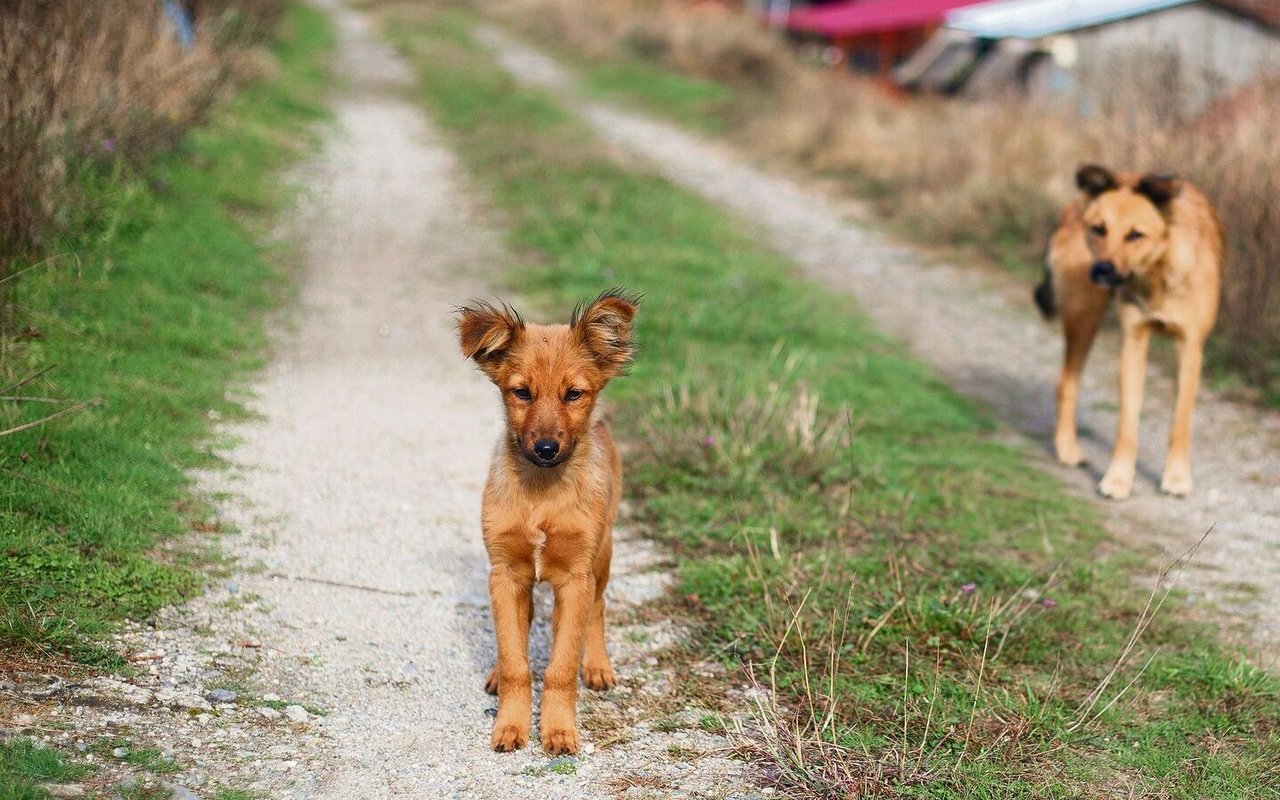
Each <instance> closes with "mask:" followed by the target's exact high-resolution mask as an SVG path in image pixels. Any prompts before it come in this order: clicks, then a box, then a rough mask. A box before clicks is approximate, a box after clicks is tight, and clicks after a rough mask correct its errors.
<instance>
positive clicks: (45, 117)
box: [0, 0, 284, 325]
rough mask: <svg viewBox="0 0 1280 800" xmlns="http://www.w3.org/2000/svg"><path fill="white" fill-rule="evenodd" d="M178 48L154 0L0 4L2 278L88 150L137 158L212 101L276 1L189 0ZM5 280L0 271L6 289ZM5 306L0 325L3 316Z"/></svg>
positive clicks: (53, 213)
mask: <svg viewBox="0 0 1280 800" xmlns="http://www.w3.org/2000/svg"><path fill="white" fill-rule="evenodd" d="M188 6H189V7H190V8H191V10H192V11H193V14H194V16H195V19H196V21H197V36H196V39H195V43H194V45H193V46H192V47H191V48H190V49H187V48H184V47H183V46H182V44H181V43H180V42H179V40H178V37H177V34H176V32H175V29H174V26H173V24H172V22H171V21H170V20H168V19H167V18H166V17H165V15H164V11H163V8H162V6H161V4H160V3H158V2H156V0H95V1H94V2H92V3H82V2H77V0H10V2H7V3H5V4H3V6H0V75H2V76H3V85H0V279H8V278H9V277H10V276H11V274H12V272H13V271H14V270H15V269H17V268H18V258H19V256H21V255H23V254H26V253H31V252H37V253H38V251H39V250H40V245H41V237H42V235H43V234H44V233H45V232H46V231H47V229H48V225H49V223H50V222H51V221H52V220H54V219H55V218H56V217H58V216H65V215H64V214H63V213H62V212H64V211H65V210H66V209H68V208H69V207H74V205H75V202H76V199H77V198H76V196H75V188H76V187H75V185H74V181H73V180H72V178H71V177H70V176H71V174H72V173H73V171H74V169H73V165H74V164H75V163H77V162H78V161H82V160H84V159H86V158H89V159H93V158H102V157H120V156H125V157H133V158H140V157H143V156H145V155H146V154H148V153H150V152H152V151H153V150H155V149H156V148H158V147H162V146H166V145H169V144H171V143H172V142H173V141H174V140H175V139H176V137H178V136H179V135H181V133H182V132H183V131H185V130H186V129H187V128H188V127H189V126H191V125H192V124H193V123H194V122H196V121H197V120H198V119H199V118H200V116H201V114H202V113H203V112H204V111H205V110H206V109H207V108H208V106H209V104H210V103H211V102H212V101H213V98H214V97H215V95H216V93H217V91H218V89H219V87H220V86H221V85H222V83H223V80H224V78H225V76H226V75H227V73H228V69H229V68H230V65H231V64H232V63H233V62H234V60H235V59H236V58H237V57H238V55H239V53H240V52H241V51H242V49H243V47H244V46H245V45H246V44H247V43H249V42H251V41H252V40H253V37H254V36H256V35H258V34H259V33H260V32H261V31H262V30H263V29H264V26H265V25H267V24H269V22H270V21H271V20H272V19H274V18H275V16H276V15H278V14H279V12H280V10H281V9H282V8H283V6H284V3H283V0H196V1H195V2H191V3H188ZM11 285H12V282H11V281H9V280H5V286H6V287H11ZM5 305H6V309H5V310H6V313H5V315H4V319H0V322H3V323H5V324H6V325H7V324H8V323H9V321H10V318H11V314H10V313H8V312H9V309H8V305H9V304H8V302H6V304H5Z"/></svg>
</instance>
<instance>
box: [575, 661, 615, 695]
mask: <svg viewBox="0 0 1280 800" xmlns="http://www.w3.org/2000/svg"><path fill="white" fill-rule="evenodd" d="M582 683H583V685H585V686H586V687H587V688H588V689H593V690H595V691H597V692H603V691H606V690H608V689H612V688H613V687H614V686H617V685H618V679H617V678H616V677H614V675H613V667H611V666H609V665H608V664H605V665H604V666H603V667H600V666H595V665H591V666H586V665H584V666H583V667H582Z"/></svg>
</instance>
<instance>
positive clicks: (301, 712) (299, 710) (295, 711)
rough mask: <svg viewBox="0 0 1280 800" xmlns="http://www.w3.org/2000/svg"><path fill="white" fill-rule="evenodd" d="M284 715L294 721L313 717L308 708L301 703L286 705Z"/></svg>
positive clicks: (303, 720)
mask: <svg viewBox="0 0 1280 800" xmlns="http://www.w3.org/2000/svg"><path fill="white" fill-rule="evenodd" d="M284 715H285V716H286V717H288V718H289V720H290V721H292V722H306V721H307V720H309V719H311V715H310V714H308V713H307V710H306V709H305V708H303V707H302V706H299V705H291V706H285V707H284Z"/></svg>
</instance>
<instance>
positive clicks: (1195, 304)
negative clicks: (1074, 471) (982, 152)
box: [1035, 164, 1223, 500]
mask: <svg viewBox="0 0 1280 800" xmlns="http://www.w3.org/2000/svg"><path fill="white" fill-rule="evenodd" d="M1076 184H1077V185H1078V186H1079V187H1080V191H1081V196H1080V198H1079V199H1078V200H1077V201H1076V202H1074V203H1072V204H1071V205H1070V206H1069V207H1068V208H1067V209H1066V210H1065V211H1064V212H1063V214H1062V218H1061V220H1060V222H1059V225H1058V230H1057V231H1056V232H1055V233H1054V235H1053V238H1052V240H1051V241H1050V244H1049V254H1048V257H1047V260H1046V265H1047V268H1048V272H1047V275H1046V277H1045V281H1044V282H1043V283H1042V284H1041V285H1040V286H1039V287H1038V288H1037V289H1036V293H1035V296H1036V302H1037V304H1038V305H1039V306H1040V309H1041V310H1042V311H1043V312H1044V313H1045V316H1046V317H1051V316H1052V315H1053V313H1054V312H1055V311H1061V314H1062V327H1063V332H1064V333H1065V334H1066V357H1065V359H1064V362H1063V365H1062V375H1061V377H1060V379H1059V381H1058V420H1057V426H1056V430H1055V432H1054V446H1055V448H1056V449H1057V454H1058V460H1059V461H1061V462H1062V463H1064V464H1069V465H1073V466H1074V465H1076V464H1079V463H1081V462H1082V461H1083V460H1084V456H1083V454H1082V453H1081V452H1080V445H1079V443H1078V441H1077V439H1076V401H1077V396H1078V393H1079V384H1080V371H1081V369H1082V368H1083V367H1084V362H1085V359H1086V358H1087V357H1088V355H1089V348H1090V346H1091V345H1092V344H1093V338H1094V334H1096V333H1097V331H1098V325H1099V324H1100V323H1101V322H1102V317H1103V314H1104V313H1105V312H1106V310H1107V305H1108V304H1109V303H1110V301H1111V298H1112V296H1118V297H1119V298H1120V304H1119V317H1120V326H1121V328H1122V330H1123V335H1124V341H1123V348H1122V350H1121V354H1120V419H1119V423H1118V425H1117V429H1116V440H1115V449H1114V452H1113V453H1112V456H1111V465H1110V466H1109V467H1108V469H1107V472H1106V474H1105V475H1104V476H1103V478H1102V481H1101V482H1100V483H1099V484H1098V491H1099V492H1101V493H1102V494H1103V495H1104V496H1106V497H1111V498H1115V499H1117V500H1119V499H1123V498H1125V497H1128V496H1129V492H1130V490H1131V489H1132V487H1133V474H1134V466H1135V463H1136V461H1137V456H1138V412H1139V410H1140V408H1141V406H1142V389H1143V382H1144V381H1145V379H1146V371H1147V347H1148V344H1149V342H1150V338H1151V333H1152V332H1153V331H1155V332H1158V333H1163V334H1166V335H1168V336H1171V337H1173V339H1174V341H1175V343H1176V345H1177V349H1178V399H1177V404H1176V406H1175V409H1174V415H1173V428H1172V430H1171V431H1170V434H1169V452H1168V455H1167V456H1166V458H1165V466H1164V476H1163V478H1162V480H1161V482H1160V488H1161V489H1162V490H1163V491H1165V492H1168V493H1169V494H1174V495H1185V494H1187V493H1188V492H1190V491H1191V412H1192V410H1193V408H1194V407H1195V402H1196V393H1197V391H1198V390H1199V386H1200V367H1201V361H1202V359H1203V355H1204V342H1205V339H1206V338H1207V337H1208V335H1209V332H1210V331H1211V330H1212V329H1213V325H1214V322H1215V320H1216V319H1217V316H1218V300H1219V295H1220V293H1221V286H1222V269H1223V234H1222V225H1221V224H1220V223H1219V222H1218V217H1217V215H1216V214H1215V213H1214V211H1213V207H1212V206H1210V205H1209V201H1208V200H1207V199H1206V198H1205V196H1204V195H1203V194H1201V193H1200V191H1199V190H1197V189H1196V188H1195V187H1194V186H1192V185H1191V184H1190V183H1187V182H1185V181H1181V180H1178V179H1177V178H1173V177H1168V176H1162V175H1137V174H1134V173H1118V174H1113V173H1111V172H1110V171H1108V170H1107V169H1105V168H1103V167H1099V166H1096V165H1092V164H1090V165H1087V166H1084V167H1081V168H1080V170H1079V172H1077V173H1076Z"/></svg>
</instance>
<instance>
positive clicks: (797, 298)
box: [385, 4, 1280, 800]
mask: <svg viewBox="0 0 1280 800" xmlns="http://www.w3.org/2000/svg"><path fill="white" fill-rule="evenodd" d="M439 9H440V6H439V4H419V5H417V6H414V7H406V6H403V5H395V6H392V7H390V8H389V9H388V10H387V11H386V12H385V14H386V21H387V24H386V26H385V27H386V31H387V35H388V37H389V38H391V40H392V41H393V42H394V43H395V44H396V45H397V46H398V47H399V48H400V50H401V51H402V52H403V53H404V54H405V55H406V56H407V57H408V58H409V59H410V60H411V61H412V62H413V63H414V64H416V65H417V66H418V67H419V96H420V98H421V100H422V102H423V103H424V105H426V106H427V108H429V109H430V110H431V111H432V112H433V114H434V115H435V117H436V118H437V119H438V120H439V122H440V123H441V125H442V126H444V127H445V129H446V130H448V131H449V132H451V134H452V135H453V136H454V141H455V143H456V146H457V149H458V151H459V153H460V155H461V157H462V159H463V161H464V163H465V164H466V165H467V166H468V167H469V168H470V169H471V170H472V171H473V172H474V173H475V174H476V175H477V176H479V178H480V179H481V180H482V181H484V183H485V185H487V186H488V187H489V189H490V191H491V192H492V195H493V199H494V203H495V204H496V205H497V206H498V207H499V208H500V209H501V210H502V212H503V214H504V218H505V219H507V220H508V221H509V223H510V226H511V233H510V244H511V245H512V247H513V249H514V250H515V251H516V252H517V253H519V254H520V264H519V265H517V266H516V267H515V268H514V269H513V271H512V273H511V274H512V281H513V283H514V285H515V286H517V287H519V290H520V291H521V293H522V294H524V295H525V296H526V297H527V298H529V299H530V300H532V301H533V302H534V304H535V305H536V306H538V307H539V308H543V309H557V310H561V311H560V313H565V311H566V310H567V309H568V308H569V307H570V306H571V305H572V303H573V302H576V301H578V300H580V299H581V298H584V297H589V296H592V295H594V294H595V293H596V292H598V291H599V289H600V287H602V286H609V285H625V286H627V287H629V288H631V289H633V290H638V291H641V292H643V293H644V294H645V295H646V300H645V303H644V305H643V307H642V309H641V312H640V315H639V317H638V324H639V341H640V342H641V343H642V353H641V356H640V358H639V361H638V363H637V365H636V367H635V369H634V371H633V373H632V377H630V378H628V379H626V380H625V381H620V382H618V383H617V384H616V386H615V387H614V388H612V389H611V390H610V394H611V396H612V398H613V399H614V401H615V402H616V403H617V405H618V407H619V408H620V413H619V414H618V415H617V423H616V425H617V430H618V432H619V433H621V434H622V435H623V438H624V439H625V440H626V441H627V442H628V443H629V450H628V455H627V481H628V492H629V494H630V495H631V497H633V498H634V500H635V508H636V510H635V512H634V514H633V516H632V519H631V523H630V524H633V525H639V526H642V527H643V528H644V529H645V530H647V531H648V532H649V533H650V534H651V535H653V536H654V537H657V538H658V539H660V540H662V541H663V542H664V543H666V544H667V545H668V546H669V547H670V548H671V549H672V550H673V551H674V552H675V553H676V554H677V556H678V559H679V567H678V572H679V579H680V592H681V594H682V595H684V596H686V597H687V598H688V599H689V602H691V603H693V604H694V606H695V609H696V611H695V613H696V614H698V616H699V617H700V620H701V627H700V634H699V641H698V643H697V650H698V651H699V652H700V654H701V655H702V656H703V657H707V656H708V655H709V654H718V655H717V656H716V657H718V658H721V659H722V660H723V661H724V663H725V664H726V665H728V666H731V667H737V668H741V669H742V670H746V671H747V672H748V674H755V675H758V676H767V677H762V679H761V682H762V683H763V684H764V685H765V686H766V687H767V688H768V690H769V692H768V693H767V694H766V696H769V697H772V698H774V700H770V701H767V702H764V703H762V705H761V707H760V709H759V711H760V714H759V721H758V725H757V726H756V733H755V734H754V736H755V737H756V738H755V739H754V742H755V745H754V747H755V750H754V752H755V753H756V754H757V756H758V757H760V758H762V759H764V760H765V761H767V764H768V766H767V769H766V770H765V771H764V774H765V775H766V776H772V779H773V780H775V782H776V783H777V786H778V788H779V789H780V790H781V791H782V792H784V793H786V794H787V795H788V796H798V797H833V798H834V797H844V796H851V795H850V794H849V793H850V792H854V790H855V789H856V790H857V791H858V792H872V791H874V792H880V793H882V794H884V795H886V796H899V797H948V798H951V797H975V798H977V797H995V796H999V797H1028V798H1030V797H1035V798H1059V797H1061V798H1066V797H1078V796H1081V795H1088V796H1092V794H1093V793H1094V792H1096V791H1098V790H1099V787H1103V788H1102V791H1103V792H1104V793H1108V792H1110V793H1118V794H1120V795H1122V796H1162V797H1168V798H1171V799H1174V800H1191V799H1192V798H1199V797H1204V796H1213V797H1246V796H1249V795H1251V794H1254V793H1256V791H1257V787H1260V786H1269V785H1277V784H1276V781H1275V778H1276V776H1277V775H1278V774H1280V757H1278V756H1277V754H1280V682H1278V681H1277V680H1276V679H1275V678H1273V677H1271V676H1268V675H1266V674H1265V673H1263V672H1261V671H1260V670H1258V669H1256V668H1255V667H1253V666H1251V665H1249V664H1248V663H1247V662H1246V661H1244V660H1243V659H1242V658H1241V657H1240V655H1239V654H1237V653H1234V652H1232V651H1230V650H1227V649H1225V648H1224V647H1223V646H1222V645H1220V644H1219V643H1218V642H1217V640H1216V639H1215V638H1214V634H1213V631H1212V630H1211V629H1210V628H1209V627H1208V626H1204V625H1198V624H1196V623H1194V622H1191V621H1188V620H1184V619H1179V618H1177V614H1176V613H1175V612H1172V611H1171V610H1170V608H1165V609H1164V610H1163V612H1162V613H1161V615H1159V616H1155V617H1154V619H1153V618H1152V614H1153V611H1154V610H1155V609H1157V608H1158V607H1159V604H1160V601H1161V598H1162V597H1164V596H1165V591H1166V587H1165V585H1164V584H1161V585H1160V586H1159V587H1158V591H1157V592H1156V593H1155V594H1153V595H1152V597H1151V598H1148V597H1146V596H1143V595H1142V594H1140V593H1138V592H1135V591H1134V588H1133V576H1134V571H1135V570H1136V569H1138V568H1139V567H1142V566H1143V563H1142V562H1141V561H1140V560H1139V559H1137V558H1136V557H1133V556H1126V555H1124V554H1121V553H1116V552H1115V548H1114V547H1113V546H1112V543H1111V542H1110V541H1109V539H1108V537H1107V535H1106V534H1105V532H1104V531H1103V529H1102V528H1101V527H1100V525H1099V524H1098V520H1097V518H1096V515H1095V512H1094V511H1093V510H1091V507H1089V506H1088V505H1086V504H1084V503H1082V502H1078V501H1076V500H1073V499H1071V498H1070V497H1068V496H1067V495H1066V494H1065V493H1064V491H1063V490H1062V489H1061V488H1060V487H1059V485H1058V484H1057V482H1056V481H1055V480H1054V479H1053V478H1052V477H1050V476H1048V475H1046V474H1043V473H1041V472H1040V471H1039V470H1037V469H1036V468H1034V467H1033V466H1032V465H1031V463H1030V459H1029V454H1028V453H1025V452H1022V451H1020V450H1019V449H1018V448H1015V447H1011V446H1010V445H1008V444H1006V443H1002V442H1001V441H1000V439H999V437H998V436H997V435H996V432H995V431H994V430H993V427H992V425H991V423H990V421H989V420H987V419H986V418H985V417H983V415H982V414H981V413H980V412H979V411H978V410H976V409H975V408H974V407H973V406H972V404H970V403H968V402H966V401H965V400H963V399H961V398H959V397H957V396H956V395H955V394H954V393H952V392H951V391H950V390H948V389H947V388H946V387H945V386H944V385H943V384H942V383H941V382H940V381H939V380H938V379H937V378H936V377H935V376H933V375H932V374H930V373H929V372H928V371H927V370H926V369H925V368H924V367H922V366H921V365H920V364H918V363H916V362H914V361H912V360H911V359H910V358H908V357H907V356H906V355H905V354H904V353H903V351H902V350H901V348H899V347H898V346H896V345H894V344H892V343H890V342H888V341H887V340H886V339H884V338H883V337H882V336H880V335H879V334H877V333H876V332H875V331H873V330H872V329H871V328H870V326H869V325H868V323H867V322H866V321H865V320H864V319H863V318H862V317H861V316H860V315H859V314H858V313H857V311H856V309H855V308H854V307H853V305H852V303H851V301H849V300H848V299H845V298H841V297H838V296H832V295H831V294H830V293H829V292H827V291H825V290H824V289H822V288H821V287H819V286H816V285H814V284H811V283H808V282H806V281H804V280H802V279H800V278H799V277H798V276H797V274H796V271H795V270H794V269H793V267H792V265H790V264H789V263H787V262H786V261H785V260H784V259H782V258H780V257H779V256H777V255H776V254H774V253H771V252H769V251H767V250H765V249H763V248H762V247H760V246H759V245H758V244H757V243H755V242H754V241H753V240H752V239H751V237H750V236H749V234H748V233H747V232H744V231H742V230H740V229H739V227H738V223H737V222H735V220H734V219H733V218H732V217H730V216H729V215H727V214H725V213H723V212H721V211H720V210H718V209H716V208H713V207H711V206H709V205H708V204H706V203H704V202H702V201H700V200H699V199H697V198H695V197H693V196H691V195H689V194H688V193H686V192H683V191H681V190H680V189H678V188H676V187H674V186H672V185H671V184H670V183H668V182H666V181H664V180H662V179H661V178H659V177H655V176H653V175H650V174H646V173H643V172H640V171H637V170H635V169H628V168H624V167H623V166H620V165H618V164H617V163H615V162H614V161H613V160H612V159H611V158H610V154H609V152H608V150H607V149H606V148H605V147H603V146H602V145H601V144H600V143H599V142H597V141H596V140H594V139H593V138H592V136H591V135H590V134H589V132H588V131H587V129H586V128H585V126H584V125H583V124H581V123H579V122H578V121H576V120H574V119H573V118H572V117H571V116H569V115H568V114H566V112H565V111H564V110H563V109H561V108H560V107H559V106H558V105H557V104H556V103H555V101H554V100H553V99H551V98H550V97H548V96H547V95H545V94H543V93H539V92H536V91H530V90H527V89H524V88H521V87H519V86H518V85H516V84H515V83H514V82H513V81H512V79H511V78H510V77H508V76H507V75H505V74H504V73H503V72H502V71H501V70H500V69H499V68H498V67H497V66H496V65H495V64H494V62H493V59H492V57H491V56H490V55H489V54H488V53H486V52H484V51H483V50H482V49H479V48H477V47H476V46H475V45H474V44H472V43H471V42H470V41H469V40H467V39H466V37H465V24H466V21H467V18H466V15H465V13H464V12H461V11H459V10H457V9H456V8H455V7H450V8H449V9H448V10H446V11H440V10H439ZM460 31H462V33H460ZM731 672H732V670H731Z"/></svg>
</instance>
